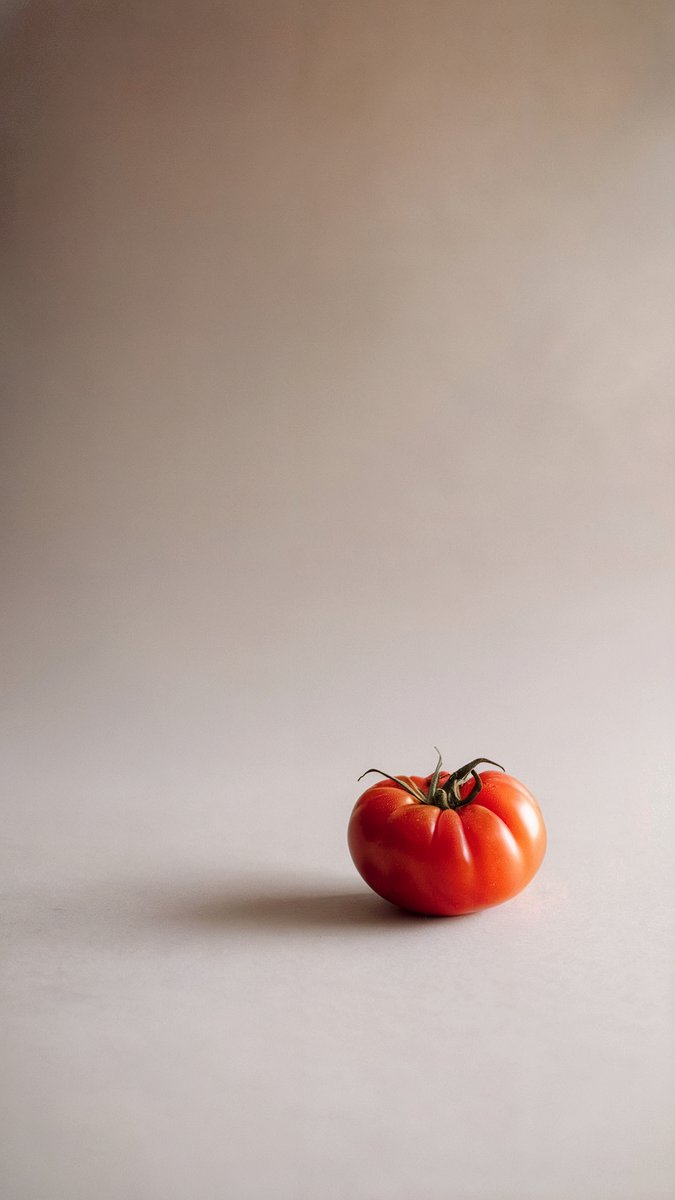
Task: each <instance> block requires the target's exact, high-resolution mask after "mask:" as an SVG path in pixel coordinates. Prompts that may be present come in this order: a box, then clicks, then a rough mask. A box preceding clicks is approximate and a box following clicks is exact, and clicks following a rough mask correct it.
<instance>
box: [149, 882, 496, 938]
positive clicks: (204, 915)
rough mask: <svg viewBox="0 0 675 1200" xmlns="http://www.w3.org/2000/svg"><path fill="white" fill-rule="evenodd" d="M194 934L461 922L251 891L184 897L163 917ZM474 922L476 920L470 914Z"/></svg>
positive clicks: (365, 898)
mask: <svg viewBox="0 0 675 1200" xmlns="http://www.w3.org/2000/svg"><path fill="white" fill-rule="evenodd" d="M164 915H165V916H168V917H169V918H170V919H171V920H172V921H174V922H176V923H178V924H180V925H183V926H190V927H191V928H193V929H197V928H204V927H211V928H215V929H223V930H225V929H229V930H234V929H242V930H243V929H245V930H247V931H252V930H258V931H259V932H264V931H276V932H293V931H296V932H297V931H301V930H315V931H321V930H324V931H328V930H333V931H335V930H347V929H352V930H354V929H372V928H375V927H380V928H382V927H389V928H399V929H400V928H401V927H405V926H412V925H425V924H429V923H434V924H435V923H437V922H438V921H442V920H444V919H445V920H447V921H448V923H450V924H452V923H453V922H454V921H456V920H457V919H458V918H456V917H455V918H452V919H450V918H442V917H429V916H424V915H422V914H420V913H411V912H407V911H405V910H404V909H400V908H396V907H395V906H394V905H392V904H389V903H388V902H387V901H386V900H383V899H381V898H380V897H379V896H376V895H375V894H374V893H373V892H368V891H365V890H364V891H327V890H321V889H319V888H311V887H302V888H299V887H297V886H290V885H289V886H275V887H272V888H269V889H260V890H258V889H254V888H251V887H250V886H249V887H246V888H243V889H242V890H241V891H234V890H231V891H230V890H225V891H223V892H213V891H209V892H208V893H203V894H201V895H200V894H198V893H197V894H194V895H191V896H184V897H183V898H182V900H181V901H180V902H179V903H177V904H176V905H175V907H174V908H172V909H171V910H169V912H168V913H165V914H164ZM469 915H471V916H473V915H475V914H469Z"/></svg>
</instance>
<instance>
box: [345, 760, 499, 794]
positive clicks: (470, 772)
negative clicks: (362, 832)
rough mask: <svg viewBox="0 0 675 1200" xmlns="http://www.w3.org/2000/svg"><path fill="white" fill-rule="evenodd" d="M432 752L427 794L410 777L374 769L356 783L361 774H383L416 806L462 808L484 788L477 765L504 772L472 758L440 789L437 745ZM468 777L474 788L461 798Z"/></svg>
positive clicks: (489, 761) (441, 761) (497, 764)
mask: <svg viewBox="0 0 675 1200" xmlns="http://www.w3.org/2000/svg"><path fill="white" fill-rule="evenodd" d="M434 750H435V751H436V753H437V755H438V762H437V763H436V766H435V768H434V772H433V774H432V775H431V776H430V779H429V788H428V791H427V792H426V793H424V792H423V791H422V789H421V788H419V787H418V786H417V784H416V783H413V781H412V779H410V778H409V776H407V775H388V774H387V772H386V771H379V770H378V769H377V767H370V768H369V769H368V770H367V771H364V772H363V775H359V780H361V779H363V776H364V775H371V774H375V775H383V776H384V778H385V779H391V781H392V783H397V784H398V785H399V786H400V787H402V788H403V789H404V791H406V792H408V793H409V795H411V796H413V797H414V799H415V800H417V801H418V803H419V804H433V805H435V806H436V808H463V807H464V805H465V804H470V802H471V801H472V800H473V799H474V797H475V796H477V795H478V793H479V792H480V790H481V788H482V787H483V781H482V779H481V777H480V775H479V774H478V772H477V770H476V767H477V766H478V764H479V763H489V764H490V766H492V767H499V770H500V771H503V770H504V767H502V766H501V764H500V763H498V762H495V761H494V759H492V758H473V759H472V760H471V762H468V763H465V764H464V766H463V767H458V768H457V770H456V771H453V772H452V775H448V778H447V779H446V781H445V783H444V784H443V787H439V782H438V781H439V779H440V776H441V771H442V769H443V760H442V758H441V752H440V750H439V749H438V746H434ZM469 778H472V779H473V781H474V782H473V787H472V788H471V790H470V791H469V792H467V794H466V796H462V792H461V788H462V785H463V784H465V783H466V782H467V780H468V779H469ZM357 782H358V781H357Z"/></svg>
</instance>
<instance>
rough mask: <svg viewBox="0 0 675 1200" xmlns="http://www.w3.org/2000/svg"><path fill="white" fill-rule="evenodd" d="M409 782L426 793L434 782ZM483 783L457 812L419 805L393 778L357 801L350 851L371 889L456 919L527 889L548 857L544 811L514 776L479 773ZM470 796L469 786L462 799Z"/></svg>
mask: <svg viewBox="0 0 675 1200" xmlns="http://www.w3.org/2000/svg"><path fill="white" fill-rule="evenodd" d="M402 778H404V777H403V776H402ZM405 778H406V779H409V778H412V780H413V782H414V783H416V784H417V785H418V786H419V787H421V789H422V791H423V792H425V793H426V789H427V787H428V785H429V782H430V779H431V776H429V777H427V778H420V777H418V776H412V777H410V776H405ZM445 778H446V779H447V776H445ZM443 779H444V777H443V776H441V779H440V783H441V785H442V783H443ZM480 779H481V783H482V789H481V791H480V793H479V794H478V797H477V799H476V800H470V801H469V802H468V803H467V804H465V805H463V806H462V807H459V808H448V809H441V808H439V807H437V806H436V805H434V804H422V803H421V802H420V801H419V800H417V799H415V797H414V796H411V795H410V794H409V793H408V792H406V791H405V789H404V788H403V787H402V786H401V785H397V784H396V783H394V782H390V781H389V780H383V781H382V782H381V783H376V784H374V785H373V786H372V787H370V788H368V789H367V791H365V792H364V793H363V795H362V796H360V797H359V799H358V800H357V801H356V804H355V806H354V809H353V812H352V815H351V819H350V822H349V831H348V843H349V850H350V853H351V856H352V858H353V860H354V865H355V866H356V869H357V870H358V871H359V873H360V874H361V875H362V877H363V878H364V879H365V881H366V883H367V884H368V885H369V887H371V888H372V889H373V891H375V892H377V893H378V895H380V896H383V897H384V899H385V900H389V901H391V903H392V904H396V905H398V907H399V908H406V909H409V910H410V911H411V912H417V913H427V914H429V915H435V916H459V915H460V914H462V913H469V912H477V911H478V910H479V909H482V908H490V907H491V906H492V905H495V904H502V903H503V902H504V901H505V900H510V899H511V897H512V896H516V895H517V894H518V892H520V891H522V889H523V888H524V887H526V886H527V884H528V883H529V882H530V880H531V879H532V878H533V876H534V875H535V874H536V872H537V870H538V869H539V866H540V864H541V861H542V859H543V857H544V854H545V852H546V828H545V826H544V821H543V817H542V815H541V812H540V810H539V806H538V804H537V802H536V800H535V798H534V796H533V795H532V794H531V792H529V791H528V790H527V788H526V787H525V786H524V784H522V783H520V782H519V780H517V779H515V778H514V777H513V776H512V775H506V774H503V773H502V772H500V771H481V772H480ZM470 792H471V783H470V782H468V783H466V784H464V785H463V786H462V788H461V795H462V797H464V796H465V795H467V794H469V793H470Z"/></svg>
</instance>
